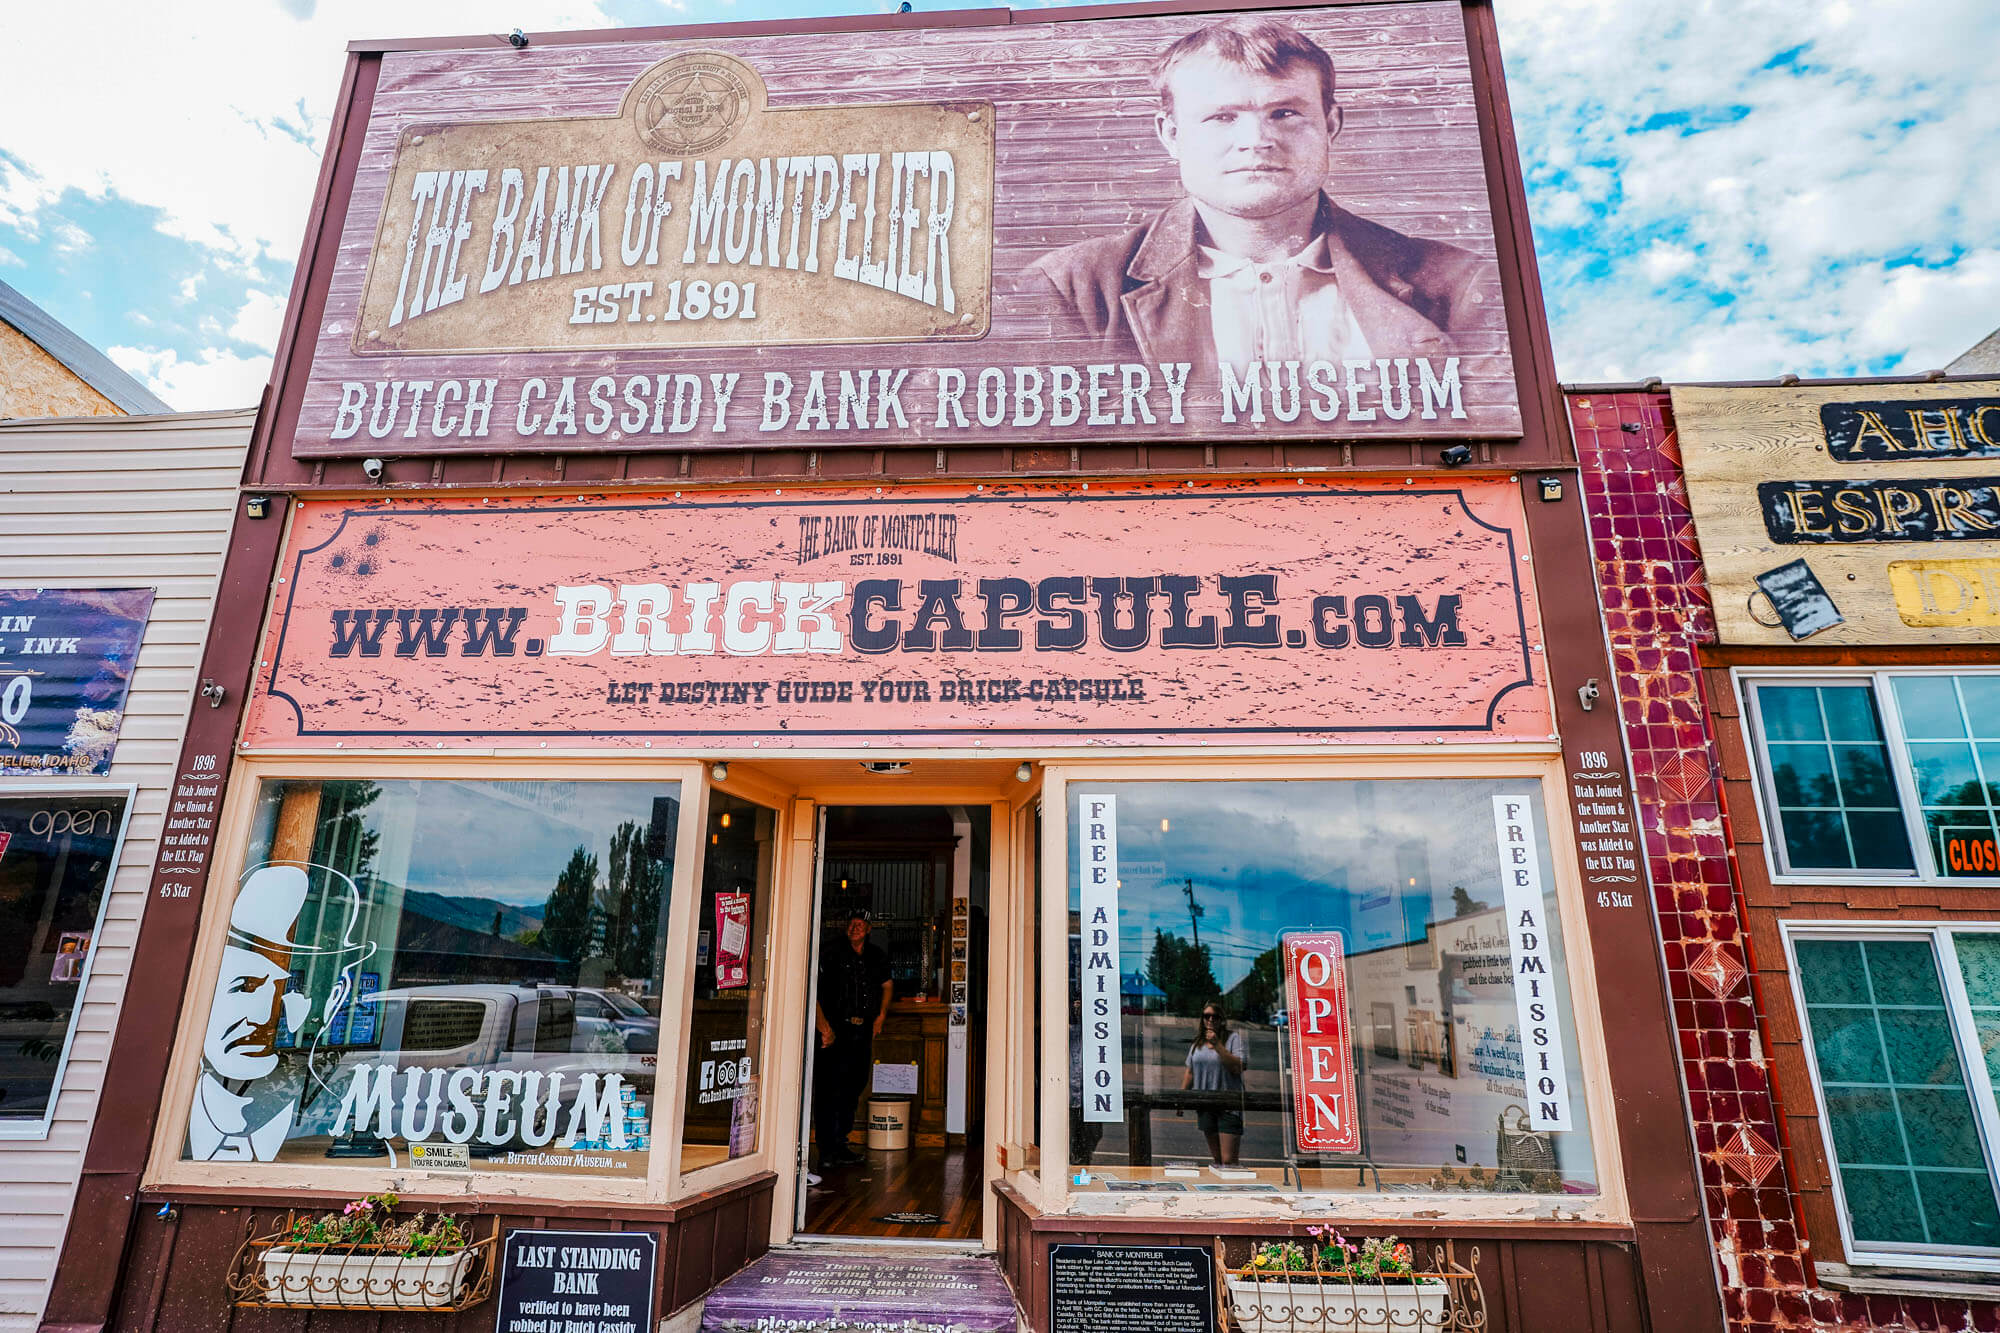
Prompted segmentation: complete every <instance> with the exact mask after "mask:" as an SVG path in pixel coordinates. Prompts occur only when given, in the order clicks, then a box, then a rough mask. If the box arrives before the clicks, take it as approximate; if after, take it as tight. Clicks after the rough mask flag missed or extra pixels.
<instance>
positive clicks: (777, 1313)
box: [701, 1246, 1019, 1333]
mask: <svg viewBox="0 0 2000 1333" xmlns="http://www.w3.org/2000/svg"><path fill="white" fill-rule="evenodd" d="M1018 1317H1019V1311H1018V1310H1017V1309H1016V1307H1015V1305H1014V1296H1013V1293H1012V1292H1010V1291H1009V1290H1008V1289H1007V1282H1006V1279H1004V1278H1003V1277H1001V1276H1000V1265H999V1264H997V1263H995V1262H994V1261H993V1260H992V1259H990V1258H987V1257H985V1256H981V1255H966V1254H952V1253H949V1252H947V1253H939V1252H938V1250H936V1249H930V1248H920V1247H914V1246H913V1247H911V1248H909V1249H888V1248H873V1247H871V1248H868V1249H865V1250H864V1249H859V1248H857V1249H853V1250H828V1249H824V1248H821V1247H817V1246H814V1247H804V1246H799V1247H788V1248H785V1249H779V1250H773V1251H771V1252H770V1253H769V1254H767V1255H765V1256H764V1257H763V1258H761V1259H759V1260H758V1261H757V1262H756V1263H754V1264H751V1265H750V1266H749V1267H748V1268H746V1269H744V1270H743V1271H742V1272H740V1273H738V1274H737V1275H736V1276H735V1277H732V1278H730V1279H729V1280H728V1281H727V1282H725V1283H723V1284H722V1285H721V1286H719V1287H717V1288H716V1289H715V1290H714V1291H711V1292H710V1293H709V1294H708V1300H707V1303H706V1304H705V1305H704V1306H703V1308H702V1313H701V1333H1015V1330H1016V1327H1017V1323H1016V1321H1017V1319H1018Z"/></svg>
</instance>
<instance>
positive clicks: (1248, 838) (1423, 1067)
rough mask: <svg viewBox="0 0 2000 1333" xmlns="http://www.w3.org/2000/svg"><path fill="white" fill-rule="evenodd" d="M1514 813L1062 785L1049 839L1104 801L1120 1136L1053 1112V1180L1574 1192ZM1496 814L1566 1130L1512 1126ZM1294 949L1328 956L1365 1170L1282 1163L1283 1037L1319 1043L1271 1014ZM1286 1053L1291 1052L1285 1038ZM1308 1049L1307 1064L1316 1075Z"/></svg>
mask: <svg viewBox="0 0 2000 1333" xmlns="http://www.w3.org/2000/svg"><path fill="white" fill-rule="evenodd" d="M1537 792H1538V787H1537V786H1536V785H1535V784H1532V783H1525V782H1518V781H1516V782H1490V781H1374V782H1337V781H1324V782H1260V783H1229V782H1185V783H1131V782H1117V783H1099V782H1092V783H1089V784H1088V785H1087V787H1086V786H1084V785H1083V784H1078V783H1075V782H1073V783H1072V784H1071V785H1070V791H1069V794H1070V816H1071V821H1072V824H1071V827H1072V829H1076V830H1079V832H1080V831H1081V829H1080V809H1081V802H1082V801H1083V800H1084V799H1085V796H1086V795H1089V796H1090V797H1092V798H1093V799H1094V798H1096V797H1099V796H1102V795H1110V796H1112V797H1114V798H1115V801H1116V819H1115V829H1116V839H1117V848H1116V875H1115V880H1114V887H1115V890H1116V898H1115V912H1116V941H1117V947H1118V958H1117V966H1118V969H1119V971H1120V973H1121V974H1122V983H1121V984H1120V985H1119V986H1118V989H1119V990H1120V992H1122V994H1121V997H1120V1003H1119V1004H1118V1005H1117V1006H1116V1008H1115V1010H1114V1011H1113V1012H1112V1013H1111V1015H1110V1017H1111V1020H1112V1021H1111V1022H1110V1024H1109V1025H1108V1027H1109V1035H1110V1039H1111V1040H1113V1041H1115V1042H1117V1043H1118V1044H1119V1052H1120V1054H1121V1055H1122V1060H1119V1061H1118V1062H1117V1067H1118V1068H1121V1069H1122V1073H1123V1080H1124V1081H1123V1117H1122V1119H1120V1120H1118V1121H1115V1122H1106V1121H1084V1122H1083V1126H1084V1128H1083V1129H1082V1132H1081V1133H1079V1132H1078V1128H1079V1126H1078V1124H1077V1123H1075V1122H1077V1121H1079V1120H1081V1117H1082V1116H1083V1115H1084V1114H1085V1112H1084V1109H1083V1108H1084V1106H1085V1105H1086V1103H1087V1098H1085V1097H1082V1096H1079V1097H1077V1098H1076V1099H1075V1100H1076V1101H1077V1103H1078V1109H1077V1110H1076V1111H1074V1112H1073V1117H1072V1118H1073V1124H1072V1135H1071V1138H1072V1142H1071V1156H1072V1164H1073V1165H1075V1166H1078V1167H1084V1168H1087V1169H1088V1172H1089V1174H1090V1181H1089V1182H1087V1183H1086V1184H1085V1185H1084V1186H1082V1188H1084V1189H1104V1188H1109V1186H1108V1185H1107V1184H1106V1178H1107V1177H1109V1178H1110V1179H1112V1180H1114V1181H1117V1182H1118V1185H1119V1187H1120V1188H1142V1189H1143V1188H1158V1189H1161V1190H1173V1191H1178V1190H1190V1189H1202V1188H1208V1189H1213V1190H1222V1191H1226V1190H1230V1189H1244V1190H1249V1189H1253V1188H1259V1189H1266V1190H1268V1189H1271V1188H1278V1189H1291V1188H1299V1187H1303V1188H1306V1189H1311V1190H1328V1191H1332V1190H1339V1191H1357V1190H1360V1191H1427V1190H1450V1191H1462V1190H1477V1191H1482V1192H1491V1191H1513V1192H1523V1191H1531V1190H1532V1191H1535V1192H1550V1193H1555V1192H1577V1193H1591V1192H1594V1191H1595V1190H1596V1188H1597V1183H1596V1173H1595V1169H1594V1166H1593V1163H1592V1161H1591V1156H1590V1145H1589V1136H1588V1132H1587V1126H1586V1113H1585V1109H1584V1098H1583V1081H1582V1076H1581V1072H1580V1071H1581V1064H1580V1062H1579V1059H1578V1056H1577V1053H1576V1048H1575V1040H1574V1028H1573V1026H1572V1025H1571V1024H1570V1023H1569V1022H1568V1021H1567V1019H1568V1016H1569V1015H1570V1013H1571V1009H1570V1002H1569V995H1568V986H1567V982H1566V980H1565V973H1564V970H1563V965H1562V962H1561V951H1562V928H1561V923H1560V922H1559V920H1558V919H1557V913H1556V906H1555V896H1554V876H1553V874H1552V873H1550V872H1549V870H1548V868H1547V867H1548V865H1549V861H1548V850H1547V846H1546V841H1545V840H1544V839H1543V838H1542V837H1541V833H1540V830H1541V829H1542V828H1543V827H1545V825H1544V823H1543V820H1544V815H1543V813H1542V809H1541V806H1540V802H1539V797H1538V795H1537V794H1536V793H1537ZM1502 793H1514V794H1518V796H1519V799H1520V800H1521V801H1522V802H1523V803H1524V806H1525V809H1526V811H1527V812H1528V813H1529V814H1530V815H1531V816H1532V819H1531V822H1530V824H1529V826H1530V827H1531V828H1532V830H1533V842H1534V848H1533V851H1532V852H1531V853H1527V854H1528V855H1531V856H1532V858H1533V862H1532V863H1533V865H1534V866H1535V867H1536V868H1537V869H1538V870H1540V872H1541V884H1542V887H1543V890H1544V895H1543V899H1542V903H1541V906H1542V909H1543V917H1544V921H1545V924H1546V927H1547V934H1548V936H1549V939H1548V940H1547V943H1548V944H1549V945H1550V946H1551V949H1552V955H1553V956H1552V958H1551V960H1550V967H1549V971H1548V973H1547V974H1546V975H1547V980H1546V981H1542V982H1539V983H1538V984H1540V985H1542V986H1543V987H1545V988H1546V989H1545V990H1544V992H1543V993H1544V994H1545V995H1546V996H1547V997H1548V998H1550V999H1551V1000H1552V1001H1553V1009H1554V1012H1555V1013H1557V1014H1558V1015H1559V1016H1560V1017H1562V1018H1563V1020H1564V1021H1563V1022H1562V1023H1561V1025H1560V1026H1561V1040H1562V1043H1563V1052H1564V1057H1565V1063H1566V1066H1567V1071H1568V1076H1569V1087H1568V1109H1569V1120H1570V1123H1571V1125H1572V1126H1573V1127H1574V1128H1573V1129H1571V1130H1567V1131H1558V1130H1552V1129H1544V1130H1536V1129H1534V1128H1533V1125H1532V1122H1531V1120H1530V1119H1529V1118H1528V1117H1527V1108H1528V1106H1529V1105H1530V1104H1531V1098H1530V1097H1529V1096H1528V1082H1527V1073H1528V1071H1527V1069H1526V1067H1525V1062H1524V1057H1523V1049H1522V1048H1523V1043H1522V1040H1521V1036H1520V1011H1519V1009H1518V1008H1517V1005H1516V995H1515V988H1514V984H1513V978H1514V975H1515V963H1514V959H1513V956H1512V952H1511V950H1512V947H1513V943H1514V942H1513V940H1512V939H1511V938H1510V935H1509V931H1508V929H1507V921H1506V914H1505V912H1504V910H1503V903H1504V901H1505V898H1504V894H1503V890H1502V883H1501V875H1502V867H1501V859H1500V845H1499V842H1498V841H1497V838H1496V833H1495V828H1494V816H1493V811H1494V805H1493V798H1494V797H1495V796H1496V795H1499V794H1502ZM1078 854H1079V853H1078V850H1077V846H1076V845H1075V840H1074V839H1073V842H1072V847H1071V848H1070V856H1069V858H1068V860H1069V863H1070V882H1069V893H1070V906H1071V911H1072V913H1074V914H1076V915H1074V916H1073V920H1074V922H1075V926H1074V928H1073V931H1072V935H1071V959H1070V967H1071V975H1072V978H1073V982H1080V981H1081V980H1082V979H1083V966H1082V955H1083V950H1084V949H1085V948H1092V947H1095V948H1099V949H1101V947H1102V946H1101V942H1100V941H1098V940H1097V939H1096V937H1095V936H1090V935H1088V934H1087V933H1086V932H1088V931H1089V930H1090V929H1091V928H1092V927H1093V926H1094V925H1095V924H1096V923H1095V922H1094V921H1091V922H1086V921H1084V920H1083V919H1082V916H1081V913H1082V910H1083V909H1082V900H1081V895H1080V891H1079V885H1080V876H1079V868H1078V864H1077V859H1076V858H1077V856H1078ZM1093 894H1094V895H1095V891H1093ZM1093 900H1095V896H1093ZM1299 931H1313V932H1319V933H1323V934H1332V935H1337V936H1338V937H1339V939H1340V941H1341V950H1342V954H1343V957H1344V967H1345V972H1344V980H1345V989H1346V995H1345V1013H1344V1017H1345V1019H1346V1022H1347V1034H1348V1044H1347V1048H1346V1050H1345V1051H1344V1052H1343V1053H1342V1057H1341V1058H1344V1059H1345V1060H1347V1061H1349V1062H1351V1067H1352V1071H1353V1083H1352V1085H1351V1086H1352V1093H1353V1094H1354V1095H1355V1096H1356V1099H1357V1100H1358V1103H1359V1114H1358V1117H1357V1118H1358V1121H1359V1129H1360V1138H1361V1147H1362V1156H1363V1157H1364V1158H1365V1161H1366V1162H1367V1164H1368V1165H1367V1167H1366V1168H1365V1169H1361V1170H1357V1169H1356V1167H1355V1165H1354V1162H1355V1160H1356V1158H1355V1154H1353V1153H1351V1152H1350V1153H1348V1154H1346V1155H1345V1157H1344V1159H1343V1157H1341V1156H1337V1155H1334V1154H1331V1153H1317V1152H1313V1151H1309V1150H1302V1149H1301V1147H1300V1144H1299V1134H1298V1127H1297V1125H1296V1124H1295V1122H1294V1116H1295V1101H1294V1098H1295V1094H1296V1092H1297V1091H1298V1089H1299V1087H1300V1086H1301V1084H1300V1081H1299V1080H1298V1078H1297V1069H1296V1067H1295V1066H1296V1065H1297V1064H1298V1063H1299V1062H1300V1061H1303V1060H1305V1059H1306V1058H1307V1057H1305V1056H1297V1057H1295V1056H1294V1054H1293V1046H1292V1040H1291V1039H1292V1037H1293V1036H1294V1035H1295V1034H1294V1029H1295V1028H1296V1027H1297V1026H1298V1025H1299V1024H1301V1023H1302V1022H1310V1023H1311V1024H1312V1029H1311V1030H1317V1031H1321V1032H1325V1031H1329V1030H1332V1025H1333V1022H1334V1020H1333V1019H1332V1018H1331V1017H1330V1016H1329V1015H1328V1014H1326V1013H1325V1012H1321V1013H1319V1014H1316V1015H1315V1014H1312V1013H1310V1012H1308V1013H1307V1014H1301V1013H1295V1012H1291V1004H1290V1003H1289V1002H1288V999H1287V989H1286V982H1285V968H1284V962H1283V954H1282V949H1281V939H1282V937H1284V936H1285V935H1287V934H1288V933H1291V932H1299ZM1100 966H1103V965H1100ZM1205 1014H1213V1015H1215V1018H1216V1020H1217V1022H1216V1024H1215V1025H1214V1026H1213V1027H1205V1026H1204V1024H1203V1022H1202V1019H1203V1016H1204V1015H1205ZM1091 1021H1093V1020H1092V1019H1091V1016H1090V1015H1088V1014H1078V1015H1073V1019H1072V1028H1071V1030H1072V1039H1073V1041H1075V1042H1077V1044H1078V1047H1079V1049H1078V1050H1077V1052H1076V1053H1075V1054H1073V1056H1072V1075H1071V1077H1072V1079H1073V1080H1078V1081H1080V1082H1082V1083H1083V1084H1084V1086H1085V1090H1086V1091H1087V1090H1088V1088H1089V1087H1090V1086H1095V1085H1092V1084H1089V1082H1088V1080H1089V1078H1090V1077H1091V1072H1090V1071H1091V1069H1092V1068H1099V1069H1101V1068H1104V1067H1105V1063H1108V1062H1099V1063H1097V1064H1095V1065H1091V1064H1086V1062H1085V1053H1084V1052H1083V1050H1082V1049H1081V1041H1080V1039H1081V1038H1082V1037H1083V1036H1084V1034H1085V1033H1086V1031H1087V1030H1089V1023H1090V1022H1091ZM1204 1034H1206V1035H1204ZM1091 1039H1092V1040H1097V1039H1098V1038H1096V1037H1095V1036H1092V1037H1091ZM1301 1048H1302V1049H1311V1048H1309V1047H1307V1046H1306V1044H1305V1042H1304V1039H1303V1036H1301ZM1318 1049H1320V1051H1321V1055H1320V1056H1319V1057H1315V1058H1319V1059H1322V1060H1324V1059H1327V1058H1330V1057H1329V1056H1328V1054H1327V1052H1326V1050H1325V1048H1324V1046H1322V1047H1321V1048H1318ZM1324 1081H1325V1080H1322V1082H1324ZM1352 1114H1353V1113H1352V1112H1350V1115H1352ZM1343 1160H1344V1161H1345V1162H1346V1165H1344V1166H1343V1165H1340V1163H1341V1162H1342V1161H1343ZM1288 1166H1289V1167H1291V1168H1293V1171H1292V1173H1291V1174H1289V1175H1288V1174H1287V1170H1286V1168H1287V1167H1288ZM1169 1172H1172V1173H1173V1174H1171V1175H1170V1174H1168V1173H1169Z"/></svg>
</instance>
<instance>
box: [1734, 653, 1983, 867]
mask: <svg viewBox="0 0 2000 1333" xmlns="http://www.w3.org/2000/svg"><path fill="white" fill-rule="evenodd" d="M1907 676H2000V670H1995V669H1992V668H1982V667H1976V666H1971V665H1964V666H1944V667H1830V668H1817V669H1806V668H1789V669H1784V668H1770V667H1736V668H1733V669H1732V670H1731V671H1730V679H1731V682H1732V684H1733V685H1734V687H1735V691H1736V705H1737V717H1738V718H1739V719H1740V720H1741V722H1742V725H1743V742H1744V746H1745V748H1746V749H1748V750H1749V752H1750V759H1751V763H1750V779H1751V786H1752V787H1753V788H1754V789H1755V791H1756V793H1757V812H1758V815H1759V816H1760V818H1761V819H1762V820H1763V824H1764V863H1765V868H1766V869H1767V870H1768V871H1769V873H1770V876H1771V882H1772V883H1773V884H1867V885H1877V886H1879V885H1883V884H1924V885H1941V886H1946V887H1950V888H1960V889H1968V888H1972V889H1976V888H2000V875H1947V874H1945V873H1944V872H1943V871H1942V870H1941V869H1940V868H1939V867H1938V865H1937V860H1936V857H1935V856H1934V855H1933V854H1932V851H1931V842H1930V829H1929V828H1928V827H1927V826H1926V825H1925V823H1924V810H1923V801H1922V799H1921V797H1920V796H1919V795H1918V792H1917V778H1916V771H1915V770H1914V769H1913V768H1912V767H1911V765H1910V757H1909V748H1908V740H1907V737H1906V736H1905V735H1904V733H1903V718H1902V713H1901V711H1900V709H1899V708H1898V706H1897V703H1896V697H1895V691H1894V689H1893V687H1892V686H1891V684H1890V682H1891V680H1893V679H1895V678H1896V677H1907ZM1859 684H1867V685H1869V686H1870V687H1871V688H1872V689H1873V690H1874V693H1875V716H1876V717H1877V719H1879V720H1880V722H1881V724H1882V742H1883V745H1884V746H1885V748H1887V750H1888V752H1889V774H1890V778H1891V780H1892V781H1893V782H1894V783H1895V784H1896V799H1897V800H1898V801H1899V802H1900V803H1901V805H1902V814H1903V827H1904V829H1905V830H1906V832H1907V834H1908V836H1909V839H1910V851H1911V855H1912V856H1913V857H1914V859H1915V861H1916V869H1914V870H1814V869H1812V868H1810V867H1807V868H1805V869H1794V868H1792V867H1791V866H1790V864H1789V862H1788V858H1787V857H1786V855H1785V850H1784V848H1785V826H1784V821H1783V819H1782V817H1781V816H1780V814H1779V811H1778V794H1777V783H1776V780H1775V779H1774V778H1773V776H1772V773H1771V761H1770V752H1769V750H1768V748H1767V747H1766V745H1765V743H1764V730H1763V717H1762V715H1761V714H1760V713H1759V712H1758V710H1757V705H1756V699H1755V689H1756V687H1757V686H1760V685H1781V686H1782V685H1795V686H1797V685H1848V686H1852V685H1859Z"/></svg>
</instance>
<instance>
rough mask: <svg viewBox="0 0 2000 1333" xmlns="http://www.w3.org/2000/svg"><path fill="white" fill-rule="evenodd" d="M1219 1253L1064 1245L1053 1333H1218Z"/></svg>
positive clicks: (1055, 1280) (1058, 1260)
mask: <svg viewBox="0 0 2000 1333" xmlns="http://www.w3.org/2000/svg"><path fill="white" fill-rule="evenodd" d="M1215 1324H1216V1312H1215V1258H1214V1256H1213V1255H1211V1254H1210V1253H1209V1252H1208V1251H1207V1250H1205V1249H1202V1248H1201V1247H1200V1246H1198V1245H1058V1246H1056V1247H1054V1248H1053V1249H1051V1250H1050V1251H1049V1329H1050V1333H1215Z"/></svg>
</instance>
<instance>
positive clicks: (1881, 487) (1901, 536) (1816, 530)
mask: <svg viewBox="0 0 2000 1333" xmlns="http://www.w3.org/2000/svg"><path fill="white" fill-rule="evenodd" d="M1757 505H1758V507H1759V508H1760V509H1762V510H1763V513H1764V530H1765V531H1766V532H1768V533H1769V534H1770V535H1771V540H1772V541H1774V542H1777V543H1778V544H1779V545H1781V546H1794V545H1800V544H1806V545H1815V546H1825V545H1834V546H1845V545H1852V544H1856V543H1868V542H1947V541H1994V540H2000V477H1951V478H1928V477H1911V478H1903V477H1897V478H1894V479H1888V480H1873V479H1870V480H1867V481H1860V480H1856V481H1760V482H1758V483H1757Z"/></svg>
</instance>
